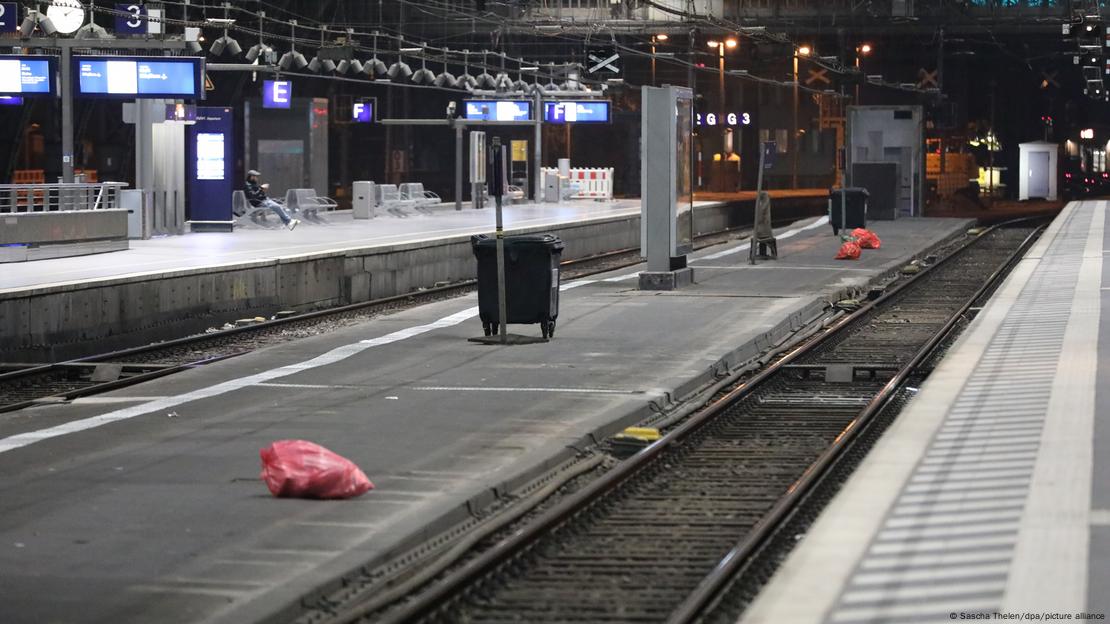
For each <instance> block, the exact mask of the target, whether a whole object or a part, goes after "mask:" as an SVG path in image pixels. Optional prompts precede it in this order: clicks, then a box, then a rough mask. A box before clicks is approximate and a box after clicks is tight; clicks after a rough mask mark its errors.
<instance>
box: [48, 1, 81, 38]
mask: <svg viewBox="0 0 1110 624" xmlns="http://www.w3.org/2000/svg"><path fill="white" fill-rule="evenodd" d="M46 16H47V17H49V18H50V21H51V22H53V23H54V28H57V29H58V32H60V33H63V34H66V35H69V34H73V33H75V32H77V29H78V28H80V27H81V25H82V24H84V23H85V9H83V8H81V3H80V2H78V0H54V4H51V5H50V7H49V8H48V9H46Z"/></svg>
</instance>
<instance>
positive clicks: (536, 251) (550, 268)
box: [470, 234, 563, 338]
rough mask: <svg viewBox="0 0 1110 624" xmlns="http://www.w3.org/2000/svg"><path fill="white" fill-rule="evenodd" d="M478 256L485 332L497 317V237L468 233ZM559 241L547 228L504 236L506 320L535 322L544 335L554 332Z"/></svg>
mask: <svg viewBox="0 0 1110 624" xmlns="http://www.w3.org/2000/svg"><path fill="white" fill-rule="evenodd" d="M470 245H471V248H472V249H473V251H474V257H476V258H477V259H478V316H479V317H480V318H481V319H482V329H483V331H485V334H486V335H487V336H491V335H493V334H494V333H496V332H497V331H498V323H500V322H501V318H500V314H499V308H498V303H497V239H495V238H491V237H489V236H486V235H484V234H479V235H477V236H472V237H471V238H470ZM562 257H563V241H562V240H561V239H560V238H559V237H558V236H552V235H551V234H522V235H518V236H506V237H505V301H506V308H507V313H508V316H509V319H508V322H509V323H539V324H540V331H541V332H542V333H543V337H544V338H552V337H554V336H555V319H556V318H557V317H558V316H559V262H560V260H561V259H562Z"/></svg>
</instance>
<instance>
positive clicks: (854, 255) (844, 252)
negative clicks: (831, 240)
mask: <svg viewBox="0 0 1110 624" xmlns="http://www.w3.org/2000/svg"><path fill="white" fill-rule="evenodd" d="M859 255H860V250H859V244H858V243H856V241H854V240H850V241H848V242H846V243H844V244H843V245H841V246H840V251H838V252H836V259H837V260H859Z"/></svg>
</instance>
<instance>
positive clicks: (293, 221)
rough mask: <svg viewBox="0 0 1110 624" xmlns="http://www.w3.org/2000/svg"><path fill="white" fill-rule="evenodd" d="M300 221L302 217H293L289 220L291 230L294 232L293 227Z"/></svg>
mask: <svg viewBox="0 0 1110 624" xmlns="http://www.w3.org/2000/svg"><path fill="white" fill-rule="evenodd" d="M300 222H301V220H300V219H291V220H290V221H289V225H288V227H289V231H290V232H292V231H293V228H295V227H297V224H298V223H300Z"/></svg>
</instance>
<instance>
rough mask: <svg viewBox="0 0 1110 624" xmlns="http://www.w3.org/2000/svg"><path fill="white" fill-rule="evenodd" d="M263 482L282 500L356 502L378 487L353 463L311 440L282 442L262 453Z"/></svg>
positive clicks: (272, 445)
mask: <svg viewBox="0 0 1110 624" xmlns="http://www.w3.org/2000/svg"><path fill="white" fill-rule="evenodd" d="M259 454H260V455H261V456H262V475H261V476H262V480H263V481H265V482H266V487H268V488H270V493H272V494H273V495H274V496H277V497H281V498H353V497H355V496H360V495H362V494H365V493H366V492H368V491H370V490H372V489H374V484H373V483H371V482H370V479H368V478H366V474H364V473H363V472H362V470H360V469H359V467H358V466H356V465H355V464H354V462H352V461H351V460H349V459H347V458H345V457H342V456H340V455H337V454H335V453H333V452H331V451H329V450H328V449H326V448H324V447H322V446H320V445H319V444H314V443H312V442H308V441H307V440H278V441H277V442H274V443H273V444H271V445H270V446H267V447H266V448H264V449H262V450H261V451H259Z"/></svg>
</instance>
